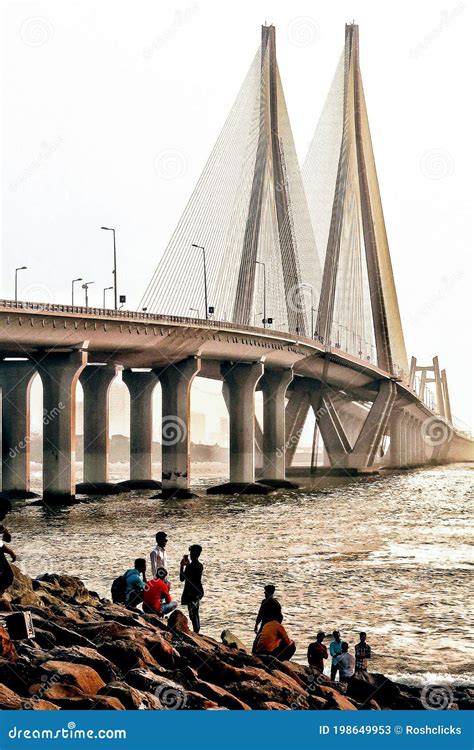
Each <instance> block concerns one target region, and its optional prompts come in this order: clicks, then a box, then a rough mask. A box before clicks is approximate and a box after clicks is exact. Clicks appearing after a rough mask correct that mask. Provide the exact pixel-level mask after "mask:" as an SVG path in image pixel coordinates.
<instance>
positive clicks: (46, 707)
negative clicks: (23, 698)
mask: <svg viewBox="0 0 474 750" xmlns="http://www.w3.org/2000/svg"><path fill="white" fill-rule="evenodd" d="M22 708H23V710H28V709H29V710H30V711H60V708H59V706H57V705H56V704H55V703H51V701H45V700H43V699H42V698H40V699H39V700H37V701H27V702H26V703H24V704H23V706H22Z"/></svg>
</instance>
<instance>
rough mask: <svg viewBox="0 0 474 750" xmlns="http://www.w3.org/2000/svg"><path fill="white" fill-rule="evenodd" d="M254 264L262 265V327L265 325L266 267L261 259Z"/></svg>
mask: <svg viewBox="0 0 474 750" xmlns="http://www.w3.org/2000/svg"><path fill="white" fill-rule="evenodd" d="M255 265H256V266H263V327H264V328H266V327H267V268H266V266H265V263H263V262H262V261H261V260H256V261H255Z"/></svg>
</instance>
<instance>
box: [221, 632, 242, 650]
mask: <svg viewBox="0 0 474 750" xmlns="http://www.w3.org/2000/svg"><path fill="white" fill-rule="evenodd" d="M221 641H222V643H223V644H224V645H225V646H229V648H235V649H237V651H246V652H247V653H248V649H247V647H246V646H245V645H244V644H243V643H242V641H241V640H240V638H238V637H237V636H236V635H234V633H233V632H232V630H229V629H228V628H227V629H226V630H223V631H222V633H221Z"/></svg>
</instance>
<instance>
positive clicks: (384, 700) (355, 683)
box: [346, 672, 400, 708]
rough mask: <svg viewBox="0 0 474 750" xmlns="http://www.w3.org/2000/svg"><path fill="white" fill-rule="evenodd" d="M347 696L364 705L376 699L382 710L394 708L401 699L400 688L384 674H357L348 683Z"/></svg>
mask: <svg viewBox="0 0 474 750" xmlns="http://www.w3.org/2000/svg"><path fill="white" fill-rule="evenodd" d="M346 694H347V696H349V697H350V698H354V700H356V701H357V702H358V703H361V704H362V705H364V703H365V702H366V701H369V700H371V699H374V700H375V701H377V703H378V704H379V706H381V707H382V708H392V707H393V704H394V702H395V701H396V700H397V699H399V698H400V688H399V687H398V685H396V684H395V683H394V682H392V681H391V680H389V679H388V678H387V677H385V676H384V675H382V674H377V673H376V672H373V673H372V672H370V673H369V672H357V675H356V676H354V677H351V679H350V680H349V682H348V683H347V693H346Z"/></svg>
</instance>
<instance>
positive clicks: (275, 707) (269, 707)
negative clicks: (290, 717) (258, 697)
mask: <svg viewBox="0 0 474 750" xmlns="http://www.w3.org/2000/svg"><path fill="white" fill-rule="evenodd" d="M262 708H263V709H265V711H291V709H290V708H289V707H288V706H284V705H283V703H276V701H265V703H263V705H262Z"/></svg>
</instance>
